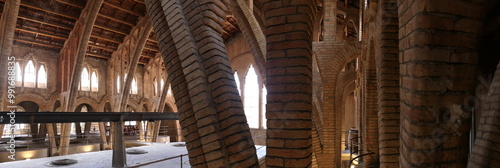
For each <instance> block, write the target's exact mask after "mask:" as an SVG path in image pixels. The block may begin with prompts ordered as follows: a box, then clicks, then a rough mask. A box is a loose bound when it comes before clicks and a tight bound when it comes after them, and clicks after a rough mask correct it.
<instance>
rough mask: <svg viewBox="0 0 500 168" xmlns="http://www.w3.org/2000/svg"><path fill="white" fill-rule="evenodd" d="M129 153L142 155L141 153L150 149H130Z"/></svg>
mask: <svg viewBox="0 0 500 168" xmlns="http://www.w3.org/2000/svg"><path fill="white" fill-rule="evenodd" d="M126 153H127V154H132V155H140V154H145V153H148V151H145V150H142V149H129V150H127V152H126Z"/></svg>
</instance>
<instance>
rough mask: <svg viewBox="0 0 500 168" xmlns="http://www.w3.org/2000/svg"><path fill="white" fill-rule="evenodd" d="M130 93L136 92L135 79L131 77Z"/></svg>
mask: <svg viewBox="0 0 500 168" xmlns="http://www.w3.org/2000/svg"><path fill="white" fill-rule="evenodd" d="M130 93H132V94H137V81H136V80H135V78H134V79H132V89H131V90H130Z"/></svg>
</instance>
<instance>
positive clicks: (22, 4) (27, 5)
mask: <svg viewBox="0 0 500 168" xmlns="http://www.w3.org/2000/svg"><path fill="white" fill-rule="evenodd" d="M21 6H25V7H29V8H33V9H36V10H40V11H44V12H47V13H51V14H55V15H59V16H63V17H67V18H70V19H74V20H77V19H78V16H70V15H67V14H65V13H60V12H55V11H57V10H54V11H51V10H47V9H45V8H43V7H40V6H38V5H36V4H33V3H29V2H25V1H21Z"/></svg>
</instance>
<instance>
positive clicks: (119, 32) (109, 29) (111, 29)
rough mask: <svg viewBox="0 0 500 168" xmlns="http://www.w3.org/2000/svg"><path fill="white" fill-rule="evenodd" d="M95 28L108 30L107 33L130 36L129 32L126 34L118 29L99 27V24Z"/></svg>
mask: <svg viewBox="0 0 500 168" xmlns="http://www.w3.org/2000/svg"><path fill="white" fill-rule="evenodd" d="M94 27H96V28H100V29H103V30H106V31H110V32H114V33H118V34H121V35H124V36H126V35H128V33H127V32H124V31H121V30H117V29H114V28H109V27H105V26H102V25H98V24H94Z"/></svg>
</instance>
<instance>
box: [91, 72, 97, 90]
mask: <svg viewBox="0 0 500 168" xmlns="http://www.w3.org/2000/svg"><path fill="white" fill-rule="evenodd" d="M90 82H91V83H90V86H91V90H92V91H93V92H97V91H99V80H98V79H97V73H96V72H95V71H94V72H92V76H91V77H90Z"/></svg>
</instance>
